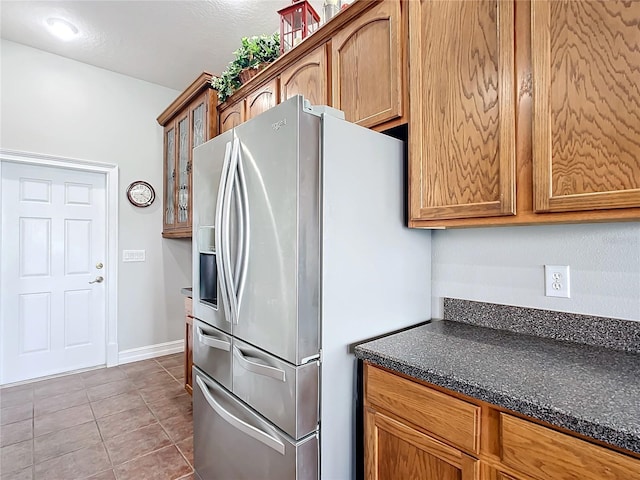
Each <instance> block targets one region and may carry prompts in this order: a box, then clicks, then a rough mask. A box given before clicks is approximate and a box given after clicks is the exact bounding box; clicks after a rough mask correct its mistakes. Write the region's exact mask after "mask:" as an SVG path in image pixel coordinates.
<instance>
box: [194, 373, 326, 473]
mask: <svg viewBox="0 0 640 480" xmlns="http://www.w3.org/2000/svg"><path fill="white" fill-rule="evenodd" d="M193 372H194V374H193V377H194V385H193V418H194V419H195V420H196V421H194V422H193V438H194V441H193V445H194V463H195V469H196V472H197V473H198V475H199V476H200V478H202V479H203V480H230V479H234V480H235V479H237V480H240V479H247V480H249V479H251V480H273V479H294V478H295V479H297V480H317V479H318V435H317V433H314V434H312V435H309V436H307V437H305V438H304V439H302V440H300V441H299V442H294V441H292V440H291V439H290V438H288V437H287V436H286V435H283V434H282V432H280V431H279V430H278V429H277V428H275V427H274V426H273V425H271V424H270V423H269V422H267V421H266V420H265V419H264V418H262V417H260V416H259V415H257V414H256V413H255V412H253V411H252V410H251V409H249V408H248V407H247V406H246V405H244V404H243V403H242V402H240V401H239V400H238V399H236V398H235V397H234V396H233V395H231V394H230V393H229V392H227V391H226V390H225V389H223V388H222V387H220V386H219V385H218V384H217V383H216V382H214V381H212V380H211V379H210V378H208V377H207V376H206V375H205V374H203V373H202V372H201V371H199V370H198V369H197V368H196V369H194V371H193Z"/></svg>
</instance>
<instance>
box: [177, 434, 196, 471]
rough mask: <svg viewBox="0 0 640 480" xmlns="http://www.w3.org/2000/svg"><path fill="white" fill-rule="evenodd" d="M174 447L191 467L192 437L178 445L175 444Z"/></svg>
mask: <svg viewBox="0 0 640 480" xmlns="http://www.w3.org/2000/svg"><path fill="white" fill-rule="evenodd" d="M176 446H177V447H178V450H180V453H182V455H184V458H186V459H187V462H189V463H190V464H191V466H193V435H191V436H190V437H188V438H187V439H185V440H183V441H181V442H180V443H177V444H176Z"/></svg>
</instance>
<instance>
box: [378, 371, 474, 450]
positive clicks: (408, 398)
mask: <svg viewBox="0 0 640 480" xmlns="http://www.w3.org/2000/svg"><path fill="white" fill-rule="evenodd" d="M366 389H367V392H366V394H367V399H368V400H369V402H370V403H371V404H374V405H377V406H379V407H381V408H384V409H386V410H388V411H390V412H392V413H394V414H396V415H398V416H399V417H402V418H404V419H406V420H409V421H410V422H411V423H413V424H415V425H416V426H419V427H421V428H424V429H425V430H427V431H429V432H430V433H432V434H434V435H435V436H437V437H439V438H441V439H443V440H445V441H446V442H449V443H450V444H452V445H454V446H456V447H460V448H462V449H466V450H468V451H470V452H476V453H477V452H478V449H479V435H480V407H478V406H476V405H473V404H471V403H467V402H465V401H463V400H460V399H457V398H454V397H452V396H449V395H446V394H444V393H441V392H438V391H436V390H432V389H430V388H428V387H425V386H424V385H420V384H418V383H414V382H411V381H410V380H406V379H404V378H401V377H398V376H396V375H393V374H391V373H388V372H385V371H383V370H380V369H378V368H375V367H372V366H370V365H367V377H366Z"/></svg>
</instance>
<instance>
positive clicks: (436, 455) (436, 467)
mask: <svg viewBox="0 0 640 480" xmlns="http://www.w3.org/2000/svg"><path fill="white" fill-rule="evenodd" d="M366 425H367V433H366V439H365V448H366V450H367V457H366V462H367V464H366V477H367V478H368V479H377V480H397V479H407V480H409V479H416V480H418V479H429V480H479V479H480V476H479V462H478V460H476V459H474V458H473V457H471V456H469V455H466V454H464V453H462V452H461V451H460V450H457V449H455V448H453V447H450V446H449V445H446V444H444V443H442V442H440V441H438V440H436V439H434V438H432V437H430V436H429V435H426V434H424V433H423V432H421V431H420V430H417V429H416V428H415V427H413V426H411V425H410V424H407V423H404V422H401V421H398V420H394V419H393V418H391V417H388V416H386V415H384V414H383V413H378V412H375V411H373V410H367V411H366Z"/></svg>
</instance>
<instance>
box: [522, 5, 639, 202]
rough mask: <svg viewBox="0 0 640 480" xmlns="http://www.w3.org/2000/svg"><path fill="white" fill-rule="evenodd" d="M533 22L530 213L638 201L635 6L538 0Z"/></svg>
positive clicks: (532, 10) (533, 9) (637, 30)
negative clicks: (532, 191)
mask: <svg viewBox="0 0 640 480" xmlns="http://www.w3.org/2000/svg"><path fill="white" fill-rule="evenodd" d="M531 19H532V22H531V55H532V57H533V58H532V60H533V61H532V65H533V78H535V82H533V88H534V112H535V114H534V116H533V135H534V136H533V163H534V165H533V168H534V200H535V204H534V207H535V211H536V212H570V211H584V210H594V209H608V208H628V207H638V206H640V90H639V89H638V85H640V70H639V69H638V65H640V3H639V2H624V1H620V0H617V1H610V0H607V1H597V2H596V1H593V2H551V1H536V2H531ZM596 39H597V40H596Z"/></svg>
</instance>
